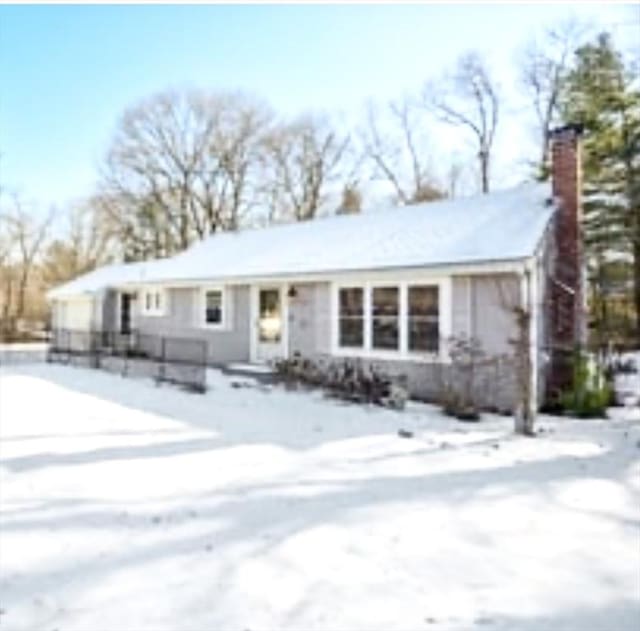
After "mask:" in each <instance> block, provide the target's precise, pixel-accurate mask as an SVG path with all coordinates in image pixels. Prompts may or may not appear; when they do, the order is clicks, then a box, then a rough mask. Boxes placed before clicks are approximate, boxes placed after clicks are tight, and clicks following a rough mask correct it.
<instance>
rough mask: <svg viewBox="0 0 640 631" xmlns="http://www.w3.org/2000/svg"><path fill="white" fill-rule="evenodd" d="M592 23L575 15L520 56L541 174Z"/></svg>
mask: <svg viewBox="0 0 640 631" xmlns="http://www.w3.org/2000/svg"><path fill="white" fill-rule="evenodd" d="M588 30H589V27H588V26H587V25H586V24H584V23H582V22H577V21H576V20H574V19H572V20H569V21H567V22H564V23H562V24H560V25H558V26H557V27H553V28H550V29H548V30H547V31H546V32H545V33H544V36H543V38H542V41H540V40H535V39H532V40H531V41H530V42H529V43H528V44H527V46H526V48H525V49H524V50H523V52H522V54H521V58H520V79H521V82H522V85H523V87H524V89H525V91H526V93H527V95H528V97H529V99H530V100H531V103H532V106H533V110H534V113H535V118H536V128H537V129H536V134H537V135H538V137H539V139H540V158H539V162H538V163H537V165H536V166H537V170H538V174H539V175H540V176H541V177H546V175H547V174H548V172H549V149H550V144H549V143H550V141H549V132H550V131H551V129H552V128H553V127H554V126H555V125H556V123H558V122H559V116H560V112H559V106H560V98H561V95H562V90H563V86H564V82H565V79H566V76H567V72H568V70H569V65H570V62H571V58H572V55H573V52H574V51H575V50H576V49H577V48H578V46H579V44H580V42H581V41H582V40H583V39H584V37H585V35H586V34H587V32H588Z"/></svg>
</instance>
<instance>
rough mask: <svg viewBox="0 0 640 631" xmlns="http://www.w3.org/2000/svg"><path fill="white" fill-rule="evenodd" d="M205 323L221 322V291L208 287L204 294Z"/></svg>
mask: <svg viewBox="0 0 640 631" xmlns="http://www.w3.org/2000/svg"><path fill="white" fill-rule="evenodd" d="M204 302H205V307H204V321H205V324H222V291H221V290H219V289H209V290H207V291H206V292H205V294H204Z"/></svg>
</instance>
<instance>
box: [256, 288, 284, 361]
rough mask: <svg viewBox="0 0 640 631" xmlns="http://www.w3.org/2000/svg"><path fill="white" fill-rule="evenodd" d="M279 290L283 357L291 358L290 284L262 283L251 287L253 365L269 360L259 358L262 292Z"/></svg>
mask: <svg viewBox="0 0 640 631" xmlns="http://www.w3.org/2000/svg"><path fill="white" fill-rule="evenodd" d="M261 289H277V290H278V291H279V292H280V305H281V310H282V331H281V335H280V350H281V351H282V352H281V356H282V357H283V358H287V357H288V356H289V298H288V292H289V284H288V283H277V282H275V283H260V284H257V285H251V290H250V300H249V302H250V308H249V358H250V361H251V362H253V363H259V362H265V361H268V360H267V359H264V358H261V357H259V346H260V342H259V339H258V337H259V331H260V326H259V324H260V323H259V317H260V290H261Z"/></svg>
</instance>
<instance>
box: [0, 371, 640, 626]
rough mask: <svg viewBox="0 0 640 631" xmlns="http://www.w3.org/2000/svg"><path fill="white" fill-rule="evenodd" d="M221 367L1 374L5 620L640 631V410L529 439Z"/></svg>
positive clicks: (501, 424)
mask: <svg viewBox="0 0 640 631" xmlns="http://www.w3.org/2000/svg"><path fill="white" fill-rule="evenodd" d="M211 377H212V388H211V390H210V391H209V392H208V393H207V394H206V395H203V396H201V395H196V394H189V393H185V392H181V391H179V390H177V389H175V388H172V387H156V386H154V385H153V384H152V383H150V382H148V381H141V380H132V379H123V378H121V377H119V376H116V375H111V374H108V373H105V372H101V371H91V370H84V369H74V368H71V367H64V366H52V365H46V364H42V365H33V366H14V367H5V368H4V369H0V511H1V512H0V628H1V629H2V630H3V631H5V630H7V631H8V630H27V629H29V630H34V631H38V630H42V631H54V630H56V629H57V630H59V631H74V630H75V631H111V630H113V631H117V630H125V631H162V630H174V631H200V630H202V631H205V630H210V629H221V630H226V629H250V630H252V631H258V630H261V629H310V630H312V629H340V630H346V629H349V630H350V629H381V630H382V629H385V630H386V629H389V630H393V629H403V630H408V629H410V630H413V629H434V630H438V631H440V630H443V629H451V630H453V629H455V630H466V629H475V628H478V629H486V630H491V631H493V630H500V631H505V630H507V629H514V630H518V631H519V630H525V631H531V630H534V629H535V630H540V631H542V630H544V631H548V630H552V631H563V630H564V631H578V630H579V631H589V630H591V631H605V630H606V631H622V630H629V631H630V630H632V629H633V630H634V631H635V630H637V629H638V628H640V414H639V413H638V411H637V410H636V411H633V410H626V411H625V410H618V411H617V416H616V418H614V419H613V420H610V421H569V420H561V419H552V418H549V417H544V418H542V419H541V421H540V423H539V428H540V429H541V430H544V431H543V432H542V434H541V435H540V436H539V437H537V438H535V439H527V438H520V437H516V436H514V435H513V434H512V431H511V420H510V419H507V418H500V417H489V418H486V419H485V420H483V421H482V422H481V423H480V424H477V425H476V424H462V423H459V422H455V421H453V420H450V419H448V418H445V417H443V416H441V415H440V414H439V413H438V412H437V410H436V409H435V408H433V407H430V406H425V405H417V404H412V405H410V406H409V408H408V409H407V410H406V411H405V412H403V413H399V412H392V411H388V410H382V409H374V408H366V407H360V406H355V405H343V404H340V403H338V402H335V401H329V400H326V399H323V398H322V397H321V395H320V394H319V393H303V392H286V391H284V390H281V389H278V388H276V389H270V388H267V387H265V386H258V385H257V384H254V385H253V387H249V385H250V383H251V382H249V381H247V380H246V379H231V378H225V377H222V376H221V375H220V374H219V373H212V374H211ZM232 383H235V384H236V386H238V385H240V386H243V385H244V387H234V386H233V385H232ZM400 428H403V429H407V430H411V431H413V432H414V433H415V435H414V437H413V438H411V439H407V438H401V437H399V436H398V434H397V432H398V430H399V429H400Z"/></svg>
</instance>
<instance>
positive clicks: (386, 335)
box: [371, 287, 400, 350]
mask: <svg viewBox="0 0 640 631" xmlns="http://www.w3.org/2000/svg"><path fill="white" fill-rule="evenodd" d="M399 297H400V291H399V289H398V287H375V288H374V289H373V295H372V300H371V313H372V333H373V339H372V346H373V348H376V349H381V350H398V346H399V342H400V334H399V321H398V320H399V315H400V300H399Z"/></svg>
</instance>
